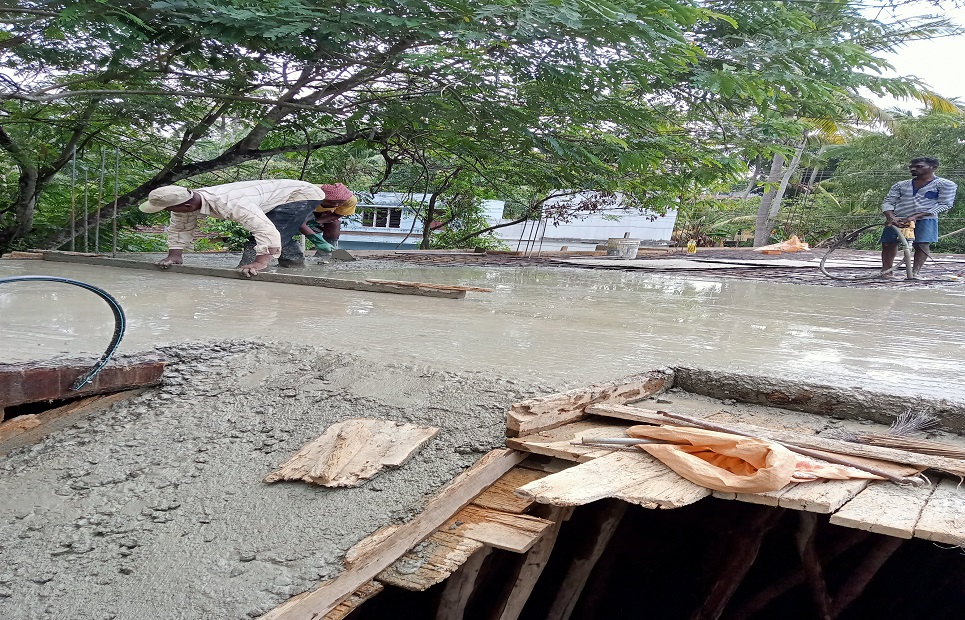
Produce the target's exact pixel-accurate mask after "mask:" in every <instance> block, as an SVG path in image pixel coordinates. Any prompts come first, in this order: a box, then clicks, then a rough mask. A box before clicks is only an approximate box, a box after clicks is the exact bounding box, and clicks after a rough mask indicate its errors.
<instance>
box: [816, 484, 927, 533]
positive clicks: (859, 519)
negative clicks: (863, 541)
mask: <svg viewBox="0 0 965 620" xmlns="http://www.w3.org/2000/svg"><path fill="white" fill-rule="evenodd" d="M933 490H934V488H933V487H899V486H898V485H896V484H894V483H892V482H888V481H886V480H876V481H874V482H872V483H871V484H869V485H868V487H867V488H866V489H865V490H864V491H862V492H861V493H858V495H856V496H855V498H854V499H852V500H851V501H850V502H848V503H847V504H845V505H844V506H843V507H842V508H841V509H840V510H838V511H837V512H836V513H834V514H833V515H831V523H832V524H833V525H841V526H844V527H853V528H856V529H859V530H865V531H867V532H873V533H875V534H886V535H888V536H894V537H895V538H911V537H912V536H913V535H914V533H915V525H916V524H917V523H918V518H919V516H921V513H922V510H923V509H924V508H925V503H926V502H927V501H928V497H929V496H930V495H931V494H932V491H933Z"/></svg>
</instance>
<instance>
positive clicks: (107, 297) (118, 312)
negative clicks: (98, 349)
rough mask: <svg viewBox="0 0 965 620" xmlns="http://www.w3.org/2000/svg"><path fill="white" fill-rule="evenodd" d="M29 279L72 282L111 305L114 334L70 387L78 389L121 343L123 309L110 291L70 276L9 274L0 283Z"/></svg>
mask: <svg viewBox="0 0 965 620" xmlns="http://www.w3.org/2000/svg"><path fill="white" fill-rule="evenodd" d="M30 281H40V282H63V283H64V284H73V285H74V286H79V287H81V288H84V289H87V290H88V291H90V292H92V293H94V294H96V295H97V296H98V297H100V298H101V299H103V300H104V301H106V302H107V305H108V306H110V307H111V312H113V313H114V336H113V337H112V338H111V342H110V344H108V345H107V350H106V351H104V354H103V355H101V357H100V359H99V360H97V363H96V364H94V366H93V367H92V368H91V369H90V370H88V371H87V374H85V375H82V376H81V377H80V378H79V379H77V381H75V382H74V385H72V386H71V387H70V389H72V390H79V389H80V388H82V387H84V386H85V385H87V384H88V383H90V380H91V379H93V378H94V375H96V374H97V373H99V372H100V371H101V369H102V368H103V367H104V366H105V365H106V364H107V362H108V361H109V360H110V359H111V356H112V355H114V352H115V351H116V350H117V347H118V345H120V344H121V338H123V337H124V328H125V326H126V322H125V318H124V310H123V309H122V308H121V305H120V304H119V303H117V300H116V299H114V297H112V296H111V294H110V293H108V292H107V291H105V290H103V289H99V288H97V287H96V286H93V285H91V284H87V283H86V282H80V281H78V280H71V279H70V278H58V277H56V276H11V277H9V278H0V284H6V283H7V282H30Z"/></svg>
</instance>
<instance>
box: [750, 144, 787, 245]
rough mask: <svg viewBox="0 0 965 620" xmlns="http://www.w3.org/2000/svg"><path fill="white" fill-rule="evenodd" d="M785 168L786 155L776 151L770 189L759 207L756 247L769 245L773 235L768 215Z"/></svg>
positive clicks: (770, 176)
mask: <svg viewBox="0 0 965 620" xmlns="http://www.w3.org/2000/svg"><path fill="white" fill-rule="evenodd" d="M783 169H784V155H782V154H781V153H774V159H772V160H771V171H770V173H769V174H768V175H767V184H768V190H767V191H766V192H765V193H764V197H763V198H762V199H761V206H760V207H758V208H757V225H756V226H755V227H754V247H755V248H756V247H760V246H762V245H767V242H768V240H769V239H770V237H771V226H770V223H769V221H768V219H769V218H768V215H769V214H770V212H771V204H772V203H773V202H774V197H775V196H777V186H776V184H777V182H778V180H779V179H780V178H781V170H783Z"/></svg>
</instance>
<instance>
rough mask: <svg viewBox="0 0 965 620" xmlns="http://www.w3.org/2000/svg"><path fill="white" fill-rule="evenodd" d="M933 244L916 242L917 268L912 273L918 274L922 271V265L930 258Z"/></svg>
mask: <svg viewBox="0 0 965 620" xmlns="http://www.w3.org/2000/svg"><path fill="white" fill-rule="evenodd" d="M930 249H931V245H930V244H928V243H916V244H915V268H914V269H913V270H912V273H913V274H915V275H916V276H917V275H918V272H919V271H921V268H922V266H923V265H924V264H925V260H926V259H927V258H928V254H929V250H930Z"/></svg>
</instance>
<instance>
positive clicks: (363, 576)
mask: <svg viewBox="0 0 965 620" xmlns="http://www.w3.org/2000/svg"><path fill="white" fill-rule="evenodd" d="M524 458H526V453H524V452H517V451H515V450H493V451H492V452H489V453H488V454H486V455H485V456H483V457H482V458H481V459H479V460H478V461H477V462H476V463H475V464H474V465H473V466H472V467H470V468H469V469H467V470H466V471H464V472H463V473H461V474H459V475H458V476H456V478H455V479H453V481H452V482H450V483H449V484H448V485H447V486H446V487H445V488H444V489H443V490H442V491H441V492H440V493H439V494H438V495H436V496H435V497H433V498H432V499H431V500H429V502H428V504H426V508H425V510H423V512H422V513H421V514H419V515H418V516H416V517H415V518H413V519H412V520H411V521H409V522H408V523H405V524H404V525H401V526H399V527H398V528H396V529H395V530H394V531H393V532H392V533H391V534H389V535H388V536H387V537H386V538H385V539H384V540H383V541H382V544H380V545H377V546H374V547H372V548H370V549H369V551H368V552H367V553H365V554H364V555H362V556H360V557H358V558H357V559H356V561H355V563H354V565H353V568H352V570H348V571H346V572H343V573H342V574H341V575H339V576H338V577H336V578H335V579H333V580H331V581H329V582H326V583H324V584H322V585H320V586H319V587H318V588H317V589H316V590H314V591H312V592H310V593H307V594H306V595H304V596H302V597H296V598H294V599H291V600H289V601H286V602H284V603H282V604H281V605H279V606H278V607H276V608H274V609H272V610H271V611H269V612H268V613H267V614H265V615H264V616H262V618H264V619H265V620H296V619H297V620H304V619H306V618H311V617H313V615H314V614H325V613H328V612H329V611H331V610H332V609H333V608H334V607H335V606H336V605H337V604H338V603H339V602H341V601H342V600H343V599H345V598H346V597H347V596H349V595H351V594H352V592H354V591H355V590H356V589H357V588H359V587H360V586H362V585H363V584H365V583H367V582H368V581H370V580H371V579H372V578H374V577H375V576H376V575H378V574H379V573H380V572H382V571H383V570H385V569H386V568H388V567H389V566H391V565H392V564H393V563H394V562H395V561H396V560H397V559H399V557H401V556H402V555H403V554H404V553H405V552H406V551H408V550H409V549H411V548H412V547H413V546H415V545H416V544H417V543H419V542H421V541H422V540H424V539H425V538H426V537H428V536H429V535H430V534H432V532H433V531H435V530H436V528H438V527H439V526H440V525H442V524H443V523H445V522H446V521H447V520H448V519H449V518H450V517H451V516H452V515H453V514H454V513H456V512H457V511H458V510H459V509H461V508H462V507H463V506H465V505H466V504H468V503H469V502H470V501H472V499H473V498H474V497H475V496H477V495H479V493H481V492H482V491H483V490H484V489H485V488H486V487H488V486H489V485H491V484H492V483H493V482H495V481H496V480H498V479H499V478H500V477H501V476H502V475H503V474H505V473H506V472H507V471H509V470H510V469H512V468H513V467H515V466H516V465H518V464H519V463H520V461H522V460H523V459H524Z"/></svg>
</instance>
